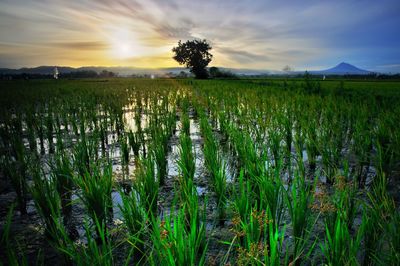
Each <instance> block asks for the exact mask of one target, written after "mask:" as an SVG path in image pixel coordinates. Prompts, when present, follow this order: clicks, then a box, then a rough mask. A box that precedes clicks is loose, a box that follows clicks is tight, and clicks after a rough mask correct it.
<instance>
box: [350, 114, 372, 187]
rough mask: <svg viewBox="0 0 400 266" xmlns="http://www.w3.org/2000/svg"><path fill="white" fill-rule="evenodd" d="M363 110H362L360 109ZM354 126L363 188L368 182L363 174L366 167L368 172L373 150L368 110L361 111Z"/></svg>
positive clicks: (355, 145) (359, 172)
mask: <svg viewBox="0 0 400 266" xmlns="http://www.w3.org/2000/svg"><path fill="white" fill-rule="evenodd" d="M360 111H361V110H360ZM361 112H362V114H360V115H359V116H358V117H357V119H356V121H355V126H354V133H353V145H352V150H353V151H354V154H355V155H356V157H357V168H358V169H357V173H356V175H357V176H356V178H357V180H358V184H359V187H361V188H363V187H364V186H365V182H366V174H363V170H364V168H367V169H365V170H366V172H368V167H369V164H370V157H371V156H370V153H371V150H372V136H371V131H370V128H369V127H370V126H369V121H368V116H367V114H366V110H363V111H361Z"/></svg>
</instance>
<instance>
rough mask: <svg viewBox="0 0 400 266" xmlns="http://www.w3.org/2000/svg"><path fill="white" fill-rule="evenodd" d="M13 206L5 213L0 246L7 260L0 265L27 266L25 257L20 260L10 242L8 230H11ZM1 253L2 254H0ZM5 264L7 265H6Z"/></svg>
mask: <svg viewBox="0 0 400 266" xmlns="http://www.w3.org/2000/svg"><path fill="white" fill-rule="evenodd" d="M14 208H15V204H12V205H11V206H10V208H9V210H8V212H7V216H6V218H5V223H4V225H3V229H2V235H1V238H0V245H1V247H2V248H3V251H4V253H5V254H4V255H5V256H6V258H7V261H3V262H0V265H3V264H2V263H4V265H7V264H8V265H21V266H25V265H28V260H27V258H26V257H25V256H23V257H22V258H20V257H19V256H18V254H17V252H16V250H15V247H13V245H12V244H11V240H10V229H11V222H12V217H13V214H14ZM2 253H3V252H2ZM6 263H7V264H6Z"/></svg>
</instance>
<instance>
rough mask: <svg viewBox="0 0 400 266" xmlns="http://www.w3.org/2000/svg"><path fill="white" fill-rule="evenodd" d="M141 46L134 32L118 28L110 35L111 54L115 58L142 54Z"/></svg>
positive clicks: (127, 57) (126, 57)
mask: <svg viewBox="0 0 400 266" xmlns="http://www.w3.org/2000/svg"><path fill="white" fill-rule="evenodd" d="M142 52H143V51H142V48H141V45H140V44H139V42H138V40H137V38H136V37H135V36H134V33H133V32H131V31H128V30H125V29H119V30H117V31H115V32H114V33H113V34H112V35H111V56H112V57H113V58H116V59H129V58H133V57H136V56H140V55H141V54H142Z"/></svg>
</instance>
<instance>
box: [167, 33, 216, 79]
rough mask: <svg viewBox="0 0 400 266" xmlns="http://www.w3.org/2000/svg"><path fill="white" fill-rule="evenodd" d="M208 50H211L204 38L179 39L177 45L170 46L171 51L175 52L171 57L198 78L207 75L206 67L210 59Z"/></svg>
mask: <svg viewBox="0 0 400 266" xmlns="http://www.w3.org/2000/svg"><path fill="white" fill-rule="evenodd" d="M209 50H211V46H210V44H209V43H208V42H207V41H206V40H192V41H190V40H189V41H186V42H184V43H182V42H181V41H179V42H178V46H177V47H174V48H172V52H174V53H175V55H174V57H173V58H174V59H175V60H176V61H177V62H178V63H179V64H180V65H186V67H187V68H190V72H192V73H193V74H194V75H195V76H196V78H198V79H205V78H207V77H208V72H207V69H206V67H207V65H208V63H210V62H211V59H212V54H210V53H209V52H208V51H209Z"/></svg>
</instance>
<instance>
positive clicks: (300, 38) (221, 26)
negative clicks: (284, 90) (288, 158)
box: [0, 0, 400, 72]
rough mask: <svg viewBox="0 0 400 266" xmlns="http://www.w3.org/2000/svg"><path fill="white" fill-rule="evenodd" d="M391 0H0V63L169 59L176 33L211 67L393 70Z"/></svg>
mask: <svg viewBox="0 0 400 266" xmlns="http://www.w3.org/2000/svg"><path fill="white" fill-rule="evenodd" d="M399 14H400V1H399V0H379V1H377V0H373V1H372V0H364V1H357V0H335V1H324V0H303V1H300V0H285V1H277V0H274V1H269V0H252V1H233V0H218V1H217V0H202V1H200V0H196V1H192V0H97V1H94V0H80V1H77V0H24V1H23V0H0V67H10V68H19V67H33V66H39V65H58V66H72V67H79V66H132V67H138V68H160V67H176V66H178V63H177V62H175V61H174V60H173V59H172V51H171V49H172V47H174V46H176V45H177V42H178V41H179V40H183V41H185V40H189V39H195V38H197V39H206V40H208V41H209V42H210V43H211V46H212V48H213V49H212V51H211V53H212V54H213V60H212V62H211V63H210V66H223V67H230V68H246V69H269V70H281V69H283V68H284V66H286V65H289V66H290V67H291V68H292V69H294V70H307V69H308V70H318V69H324V68H329V67H332V66H335V65H336V64H338V63H340V62H343V61H344V62H348V63H351V64H354V65H356V66H357V67H360V68H363V69H367V70H371V71H379V72H400V15H399Z"/></svg>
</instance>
